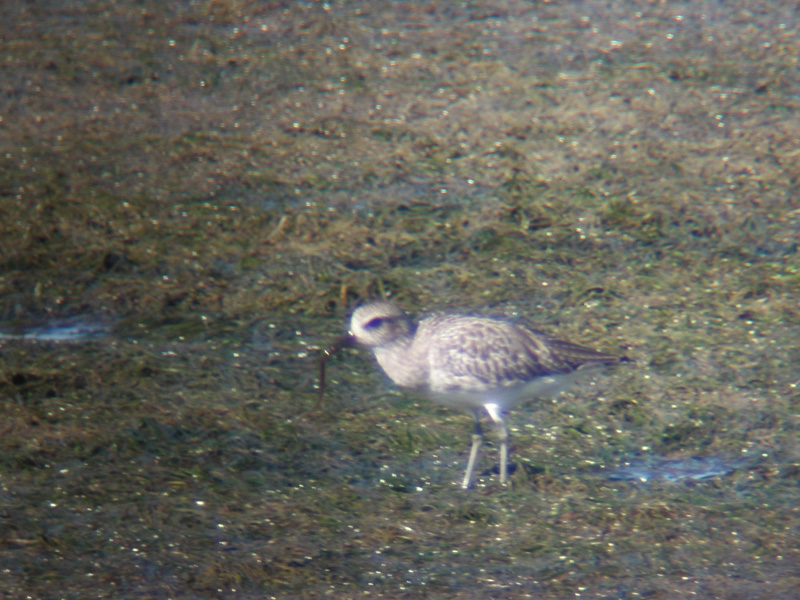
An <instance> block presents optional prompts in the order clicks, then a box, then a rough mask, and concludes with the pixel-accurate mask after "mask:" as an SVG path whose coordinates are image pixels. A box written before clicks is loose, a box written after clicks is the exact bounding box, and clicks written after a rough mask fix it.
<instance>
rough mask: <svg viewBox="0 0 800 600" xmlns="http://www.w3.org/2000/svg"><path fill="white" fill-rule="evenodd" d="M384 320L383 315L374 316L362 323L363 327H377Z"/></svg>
mask: <svg viewBox="0 0 800 600" xmlns="http://www.w3.org/2000/svg"><path fill="white" fill-rule="evenodd" d="M385 322H386V319H384V318H383V317H375V318H374V319H370V320H369V321H367V322H366V323H364V329H377V328H378V327H380V326H381V325H383V324H384V323H385Z"/></svg>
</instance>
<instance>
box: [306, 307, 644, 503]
mask: <svg viewBox="0 0 800 600" xmlns="http://www.w3.org/2000/svg"><path fill="white" fill-rule="evenodd" d="M356 344H358V345H362V346H366V347H367V348H369V349H370V350H372V352H373V354H374V355H375V358H376V359H377V361H378V364H379V365H380V366H381V368H382V369H383V370H384V372H385V373H386V375H388V376H389V378H390V379H391V380H392V381H394V382H395V383H396V384H397V385H399V386H401V387H404V388H410V389H414V390H417V391H420V392H422V393H424V394H425V395H427V396H428V397H429V398H430V399H431V400H432V401H434V402H437V403H440V404H443V405H446V406H450V407H453V408H460V409H466V410H469V411H471V412H472V414H473V415H474V416H475V432H474V433H473V435H472V446H471V448H470V452H469V459H468V461H467V470H466V473H465V474H464V479H463V480H462V482H461V487H463V488H465V489H467V488H469V487H470V486H471V484H472V478H473V472H474V471H475V462H476V460H477V457H478V453H479V451H480V448H481V445H482V443H483V431H482V430H481V423H480V417H481V411H485V412H486V414H487V415H488V416H489V418H490V419H491V420H492V422H493V423H494V425H495V426H496V428H497V432H498V438H499V441H500V483H501V484H505V483H506V482H507V481H508V437H509V436H508V429H507V428H506V425H505V422H504V419H503V418H504V414H505V413H506V412H507V411H508V410H509V409H511V408H513V407H514V406H515V405H517V404H519V403H520V402H522V401H524V400H528V399H531V398H542V397H550V396H554V395H556V394H558V393H559V392H560V391H562V390H563V389H565V387H566V386H567V385H568V384H569V383H571V381H572V380H573V379H575V378H576V377H577V376H579V375H580V374H581V373H583V372H585V371H587V370H589V369H592V368H594V367H602V366H605V365H611V364H615V363H618V362H627V361H628V360H629V359H627V358H626V357H623V356H614V355H611V354H605V353H602V352H596V351H595V350H591V349H589V348H584V347H583V346H579V345H577V344H573V343H572V342H566V341H562V340H559V339H556V338H553V337H550V336H549V335H546V334H544V333H541V332H538V331H534V330H532V329H528V328H527V327H523V326H521V325H517V324H514V323H512V322H510V321H506V320H503V319H498V318H491V317H479V316H470V315H459V314H434V315H432V316H429V317H426V318H424V319H422V320H421V321H419V323H415V322H414V321H413V320H412V319H411V318H410V317H409V316H408V315H406V313H405V312H404V311H403V310H402V309H401V308H400V307H399V306H397V305H396V304H394V303H392V302H387V301H382V300H379V301H374V302H370V303H368V304H364V305H362V306H360V307H358V308H357V309H356V310H355V312H353V315H352V317H351V319H350V328H349V331H348V333H347V335H346V336H345V337H343V338H342V339H340V340H339V341H338V342H337V343H336V344H335V345H334V346H332V347H331V348H330V349H328V350H326V351H325V353H324V355H323V357H322V360H321V361H320V397H321V395H322V393H323V390H324V385H325V359H326V357H327V356H330V355H331V354H332V353H333V352H335V351H336V350H338V349H339V348H341V347H344V346H353V345H356Z"/></svg>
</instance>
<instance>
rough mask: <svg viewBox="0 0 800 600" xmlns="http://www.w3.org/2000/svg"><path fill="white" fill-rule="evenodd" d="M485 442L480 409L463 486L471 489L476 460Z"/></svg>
mask: <svg viewBox="0 0 800 600" xmlns="http://www.w3.org/2000/svg"><path fill="white" fill-rule="evenodd" d="M482 443H483V431H482V430H481V421H480V415H479V414H478V411H475V433H473V434H472V448H470V450H469V460H468V461H467V472H466V473H464V481H462V482H461V487H462V488H464V489H465V490H466V489H469V486H470V485H471V484H472V472H473V471H474V470H475V461H476V460H477V458H478V451H479V450H480V449H481V444H482Z"/></svg>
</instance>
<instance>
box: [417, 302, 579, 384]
mask: <svg viewBox="0 0 800 600" xmlns="http://www.w3.org/2000/svg"><path fill="white" fill-rule="evenodd" d="M420 327H421V328H423V327H424V328H426V329H427V328H430V329H431V335H430V336H426V337H427V339H429V341H430V347H429V348H428V359H429V365H430V369H431V371H430V385H431V389H432V390H433V391H438V392H450V391H455V390H460V391H476V392H477V391H482V390H488V389H494V388H498V387H507V386H514V385H520V384H524V383H527V382H529V381H531V380H533V379H535V378H537V377H543V376H547V375H556V374H560V373H568V372H570V371H572V370H574V369H575V367H574V366H572V364H571V363H570V362H569V361H567V360H565V359H562V358H561V357H559V356H558V355H557V354H555V353H554V352H553V351H552V350H551V348H550V347H549V345H548V344H549V343H550V341H549V340H547V339H546V338H544V337H541V336H539V335H537V334H535V333H534V332H531V331H529V330H527V329H523V328H521V327H517V326H516V325H513V324H511V323H507V322H504V321H499V320H494V319H483V318H478V317H459V316H452V317H432V318H431V319H426V321H423V323H421V324H420ZM575 348H578V346H575ZM576 352H577V351H573V354H574V353H576Z"/></svg>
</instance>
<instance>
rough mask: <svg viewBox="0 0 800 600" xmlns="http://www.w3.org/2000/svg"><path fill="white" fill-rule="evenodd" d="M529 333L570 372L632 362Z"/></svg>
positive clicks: (532, 332)
mask: <svg viewBox="0 0 800 600" xmlns="http://www.w3.org/2000/svg"><path fill="white" fill-rule="evenodd" d="M529 333H531V334H532V335H534V336H536V338H537V339H539V340H540V341H541V342H542V343H544V344H546V345H547V347H548V349H549V350H550V353H551V355H552V356H553V357H554V359H555V360H557V361H558V362H560V363H563V364H565V365H567V366H568V367H569V370H574V369H578V368H580V367H583V366H587V367H588V366H601V365H615V364H617V363H619V362H628V361H630V359H629V358H627V357H625V356H616V355H614V354H608V353H605V352H598V351H597V350H592V349H591V348H586V347H584V346H579V345H578V344H573V343H572V342H565V341H564V340H559V339H556V338H552V337H550V336H548V335H546V334H543V333H539V332H535V331H529Z"/></svg>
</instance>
